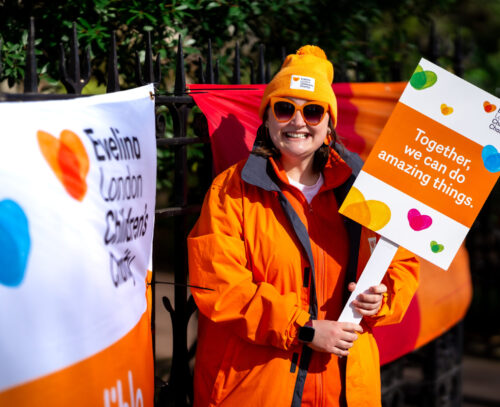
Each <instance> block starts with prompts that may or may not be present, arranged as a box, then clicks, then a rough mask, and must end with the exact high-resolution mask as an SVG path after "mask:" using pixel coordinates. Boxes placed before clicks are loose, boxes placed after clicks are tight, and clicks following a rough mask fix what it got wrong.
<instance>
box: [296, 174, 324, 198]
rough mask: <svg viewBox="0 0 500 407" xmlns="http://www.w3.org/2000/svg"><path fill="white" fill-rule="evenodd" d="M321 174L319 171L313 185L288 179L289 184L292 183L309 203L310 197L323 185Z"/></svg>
mask: <svg viewBox="0 0 500 407" xmlns="http://www.w3.org/2000/svg"><path fill="white" fill-rule="evenodd" d="M323 181H324V180H323V174H321V173H319V178H318V180H317V181H316V184H314V185H304V184H301V183H300V182H297V181H294V180H293V179H290V178H289V179H288V182H289V183H290V185H293V186H294V187H295V188H298V189H299V190H300V191H301V192H302V193H303V194H304V196H305V197H306V199H307V202H309V203H311V201H312V199H313V198H314V197H315V196H316V194H317V193H318V191H319V189H320V188H321V186H322V185H323Z"/></svg>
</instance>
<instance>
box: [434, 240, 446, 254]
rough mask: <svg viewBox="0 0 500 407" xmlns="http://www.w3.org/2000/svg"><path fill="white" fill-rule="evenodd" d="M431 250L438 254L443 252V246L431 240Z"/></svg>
mask: <svg viewBox="0 0 500 407" xmlns="http://www.w3.org/2000/svg"><path fill="white" fill-rule="evenodd" d="M431 250H432V252H433V253H439V252H442V251H443V250H444V246H443V245H442V244H439V243H438V242H436V241H435V240H433V241H431Z"/></svg>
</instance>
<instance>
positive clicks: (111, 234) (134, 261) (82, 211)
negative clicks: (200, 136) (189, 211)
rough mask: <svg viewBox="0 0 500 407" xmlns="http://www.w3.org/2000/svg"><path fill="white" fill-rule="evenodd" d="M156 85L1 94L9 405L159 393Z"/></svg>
mask: <svg viewBox="0 0 500 407" xmlns="http://www.w3.org/2000/svg"><path fill="white" fill-rule="evenodd" d="M153 91H154V89H153V86H152V85H149V86H144V87H141V88H137V89H133V90H130V91H123V92H117V93H114V94H108V95H100V96H92V97H86V98H84V97H82V98H78V99H73V100H65V101H54V102H18V103H0V126H1V127H0V326H1V329H2V334H1V335H0V405H2V406H3V405H6V406H7V405H12V406H13V405H17V406H18V405H52V406H55V405H61V406H62V405H66V406H67V405H71V406H79V405H92V406H97V405H103V406H114V405H116V406H118V405H125V403H127V405H128V406H129V407H132V406H134V407H137V406H145V405H147V406H150V405H152V403H153V360H152V349H151V332H150V325H149V317H148V313H147V301H146V288H147V287H146V278H147V269H148V265H149V262H150V254H151V245H152V238H153V227H154V209H155V191H156V142H155V118H154V117H155V116H154V100H153V99H152V97H151V95H152V92H153Z"/></svg>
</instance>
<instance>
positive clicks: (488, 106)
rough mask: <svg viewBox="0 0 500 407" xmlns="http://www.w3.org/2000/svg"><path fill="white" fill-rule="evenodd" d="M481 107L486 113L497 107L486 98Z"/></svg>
mask: <svg viewBox="0 0 500 407" xmlns="http://www.w3.org/2000/svg"><path fill="white" fill-rule="evenodd" d="M483 107H484V111H485V112H486V113H492V112H494V111H495V110H496V109H497V107H496V106H495V105H493V104H491V103H490V102H488V101H487V100H486V101H485V102H484V103H483Z"/></svg>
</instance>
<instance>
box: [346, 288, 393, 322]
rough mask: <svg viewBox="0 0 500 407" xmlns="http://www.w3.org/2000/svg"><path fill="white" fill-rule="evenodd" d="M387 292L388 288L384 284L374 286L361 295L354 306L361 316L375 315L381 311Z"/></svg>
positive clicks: (353, 303) (354, 302)
mask: <svg viewBox="0 0 500 407" xmlns="http://www.w3.org/2000/svg"><path fill="white" fill-rule="evenodd" d="M386 292H387V287H386V286H385V285H384V284H379V285H376V286H372V287H370V288H369V289H368V290H367V291H366V292H364V293H362V294H359V295H358V296H357V298H356V299H355V300H354V301H353V302H352V305H353V306H354V307H355V308H356V311H358V312H359V313H360V314H361V315H368V316H369V315H374V314H376V313H377V312H378V310H379V309H380V306H381V305H382V300H383V297H384V294H385V293H386Z"/></svg>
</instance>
